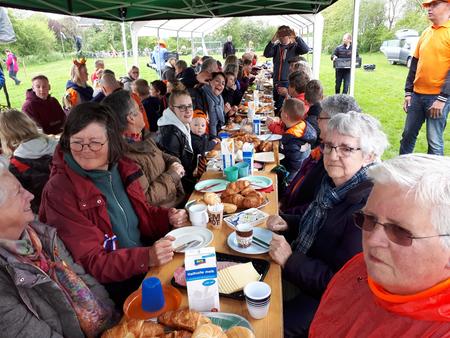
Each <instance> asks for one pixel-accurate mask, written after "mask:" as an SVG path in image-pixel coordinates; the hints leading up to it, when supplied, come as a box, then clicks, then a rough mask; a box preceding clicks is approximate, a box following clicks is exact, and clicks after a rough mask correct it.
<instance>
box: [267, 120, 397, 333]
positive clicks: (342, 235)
mask: <svg viewBox="0 0 450 338" xmlns="http://www.w3.org/2000/svg"><path fill="white" fill-rule="evenodd" d="M323 141H324V150H323V152H324V158H323V163H324V167H325V170H326V175H325V176H324V177H323V178H322V180H321V181H320V182H319V183H318V184H317V186H316V189H315V192H314V194H315V198H314V200H313V201H312V202H311V203H310V204H309V206H308V208H307V209H306V211H305V212H304V213H303V214H301V215H282V217H280V216H271V217H270V218H269V220H268V222H267V226H268V228H269V229H271V230H273V231H284V232H285V236H286V237H285V236H283V235H277V234H273V237H272V242H271V244H270V252H269V253H270V256H271V258H272V259H273V260H274V261H275V262H276V263H278V264H280V265H281V267H282V268H283V277H284V280H285V281H287V282H288V283H287V285H290V284H289V283H291V284H293V285H292V286H291V289H293V293H295V296H294V297H293V299H289V300H288V299H286V302H285V305H284V309H285V310H284V313H285V316H284V320H285V325H284V328H285V337H301V336H307V332H308V326H309V323H310V321H311V320H312V318H313V315H314V312H315V310H316V309H317V306H318V305H319V301H320V297H321V296H322V294H323V292H324V291H325V288H326V286H327V284H328V282H329V281H330V279H331V278H332V276H333V275H334V274H335V273H336V272H337V271H338V270H339V269H340V268H341V267H342V266H343V265H344V264H345V263H346V262H347V261H348V260H349V259H350V258H351V257H353V255H355V254H356V253H358V252H361V250H362V247H361V232H360V230H359V229H357V228H355V226H354V225H353V213H354V212H355V211H356V210H359V209H360V208H362V207H363V206H364V205H365V203H366V200H367V197H368V195H369V193H370V190H371V188H372V183H371V182H370V181H369V180H368V178H367V170H368V168H369V167H370V165H371V164H372V163H374V161H376V160H378V159H379V158H380V157H381V155H382V153H383V151H384V149H385V148H386V147H387V144H388V142H387V138H386V135H385V134H384V133H383V132H382V131H381V127H380V124H379V122H378V121H377V120H376V119H374V118H373V117H371V116H369V115H366V114H361V113H356V112H349V113H347V114H337V115H336V116H334V117H333V118H332V119H331V120H330V121H329V123H328V129H327V134H326V137H325V139H324V140H323ZM287 289H289V288H287ZM285 298H288V297H287V294H286V297H285Z"/></svg>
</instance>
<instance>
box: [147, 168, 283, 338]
mask: <svg viewBox="0 0 450 338" xmlns="http://www.w3.org/2000/svg"><path fill="white" fill-rule="evenodd" d="M254 175H261V176H267V177H270V178H271V179H272V180H273V182H274V188H275V191H273V192H271V193H269V194H268V195H267V196H268V198H269V201H270V202H269V203H268V205H266V206H265V207H264V208H262V209H261V210H263V211H264V212H266V213H268V214H270V215H276V214H278V197H277V193H276V190H277V189H276V187H277V183H276V182H277V177H276V175H275V174H273V173H270V172H266V171H263V172H255V173H254ZM210 178H222V172H211V171H207V172H205V174H204V175H203V176H202V178H201V179H202V180H205V179H210ZM202 195H203V194H202V193H198V192H194V193H193V194H192V196H191V198H190V200H192V199H200V198H201V197H202ZM260 226H261V227H265V224H262V225H260ZM210 230H211V231H212V232H213V233H214V240H213V242H212V243H211V244H210V245H212V246H214V247H215V248H216V252H222V253H228V254H233V255H242V254H240V253H238V252H235V251H233V250H231V249H230V248H229V247H228V245H227V244H226V241H227V238H228V235H229V234H230V233H231V232H232V230H231V229H230V228H229V227H228V226H227V225H226V224H225V223H223V226H222V229H221V230H213V229H210ZM254 257H255V258H263V259H267V260H269V261H271V259H270V257H269V255H268V254H263V255H256V256H254ZM183 264H184V255H183V254H175V257H174V259H173V260H172V261H171V262H169V263H167V264H165V265H164V266H161V267H157V268H152V269H151V270H149V272H148V273H147V276H156V277H158V278H159V279H160V280H161V282H162V283H163V284H165V285H169V284H170V280H171V279H172V277H173V273H174V271H175V269H176V268H177V267H179V266H181V265H183ZM264 282H266V283H267V284H269V285H270V287H271V288H272V296H271V301H270V309H269V314H268V316H267V317H265V318H264V319H259V320H255V319H252V318H251V317H250V315H249V313H248V311H247V307H246V304H245V301H244V300H242V301H239V300H234V299H229V298H225V297H220V310H221V311H222V312H230V313H235V314H238V315H241V316H243V317H245V318H247V319H248V320H249V321H250V323H251V324H252V326H253V328H254V330H255V335H256V337H257V338H264V337H267V338H278V337H283V301H282V300H283V296H282V287H281V268H280V266H279V265H278V264H275V263H273V262H271V264H270V269H269V271H268V273H267V275H266V277H265V278H264ZM182 294H183V301H182V305H181V306H182V307H185V306H188V300H187V295H186V292H185V291H182Z"/></svg>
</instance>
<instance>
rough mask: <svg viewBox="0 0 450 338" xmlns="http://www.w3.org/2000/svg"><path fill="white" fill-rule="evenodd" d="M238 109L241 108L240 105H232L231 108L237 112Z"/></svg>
mask: <svg viewBox="0 0 450 338" xmlns="http://www.w3.org/2000/svg"><path fill="white" fill-rule="evenodd" d="M238 109H239V108H238V106H233V107H231V110H232V111H234V112H235V113H236V112H237V111H238Z"/></svg>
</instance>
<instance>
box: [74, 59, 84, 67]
mask: <svg viewBox="0 0 450 338" xmlns="http://www.w3.org/2000/svg"><path fill="white" fill-rule="evenodd" d="M73 64H74V65H75V66H77V67H78V68H79V67H81V66H84V65H85V64H86V59H85V58H81V59H80V60H77V59H75V60H73Z"/></svg>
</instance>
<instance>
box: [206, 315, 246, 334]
mask: <svg viewBox="0 0 450 338" xmlns="http://www.w3.org/2000/svg"><path fill="white" fill-rule="evenodd" d="M202 314H203V315H205V316H206V317H208V318H209V319H211V321H212V323H213V324H216V325H218V326H220V327H221V328H222V330H224V331H226V330H228V329H231V328H232V327H233V326H243V327H246V328H247V329H250V330H251V331H252V332H253V333H254V331H253V327H252V325H251V324H250V323H249V321H248V320H247V319H245V318H244V317H242V316H239V315H235V314H234V313H226V312H202Z"/></svg>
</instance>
